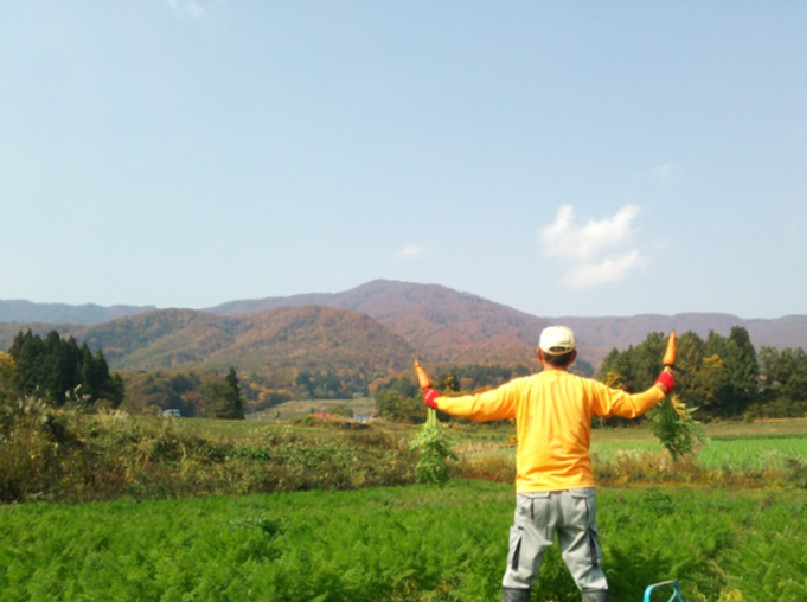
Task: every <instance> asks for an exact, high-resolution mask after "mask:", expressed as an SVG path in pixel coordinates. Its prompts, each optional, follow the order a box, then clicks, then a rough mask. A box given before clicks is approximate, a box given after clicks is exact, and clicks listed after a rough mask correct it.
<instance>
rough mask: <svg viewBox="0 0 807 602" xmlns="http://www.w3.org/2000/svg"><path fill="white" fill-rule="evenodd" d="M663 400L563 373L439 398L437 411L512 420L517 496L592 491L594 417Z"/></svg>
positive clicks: (639, 410)
mask: <svg viewBox="0 0 807 602" xmlns="http://www.w3.org/2000/svg"><path fill="white" fill-rule="evenodd" d="M662 399H664V393H663V392H662V391H661V390H660V389H659V388H657V387H655V386H653V387H651V388H650V389H648V390H646V391H643V392H641V393H636V394H630V393H626V392H625V391H620V390H618V389H612V388H610V387H607V386H606V385H604V384H602V383H600V382H598V381H596V380H593V379H590V378H583V377H580V376H577V375H575V374H570V373H569V372H566V371H564V370H545V371H544V372H540V373H538V374H535V375H532V376H526V377H523V378H517V379H514V380H512V381H510V382H509V383H507V384H505V385H502V386H501V387H499V388H498V389H494V390H492V391H485V392H483V393H478V394H476V395H467V396H464V397H440V398H438V399H437V404H438V407H439V409H440V410H442V411H444V412H447V413H449V414H452V415H454V416H462V417H465V418H470V419H471V420H478V421H489V420H502V419H506V418H515V419H516V432H517V434H518V451H517V455H516V468H517V475H516V489H517V491H518V493H530V492H537V491H558V490H562V489H570V488H573V487H593V486H594V473H593V472H592V470H591V460H590V458H589V451H588V448H589V441H590V436H591V418H592V416H622V417H625V418H635V417H637V416H641V415H642V414H644V413H645V412H647V411H648V410H649V409H650V408H652V407H653V406H654V405H656V404H657V403H658V402H660V401H661V400H662Z"/></svg>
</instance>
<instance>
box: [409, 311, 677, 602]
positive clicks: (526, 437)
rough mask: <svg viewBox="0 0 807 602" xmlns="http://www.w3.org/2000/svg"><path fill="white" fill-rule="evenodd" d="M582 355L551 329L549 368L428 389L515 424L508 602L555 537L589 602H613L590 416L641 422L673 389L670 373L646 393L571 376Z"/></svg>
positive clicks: (524, 597)
mask: <svg viewBox="0 0 807 602" xmlns="http://www.w3.org/2000/svg"><path fill="white" fill-rule="evenodd" d="M576 357H577V351H576V348H575V339H574V333H573V332H572V331H571V329H569V328H568V327H566V326H548V327H547V328H544V330H543V331H542V332H541V336H540V338H539V341H538V360H539V361H540V363H541V365H542V367H543V371H541V372H539V373H538V374H534V375H532V376H526V377H523V378H516V379H514V380H512V381H510V382H508V383H507V384H504V385H502V386H501V387H499V388H498V389H494V390H491V391H485V392H482V393H477V394H475V395H467V396H463V397H443V396H442V394H441V393H440V392H438V391H435V390H434V389H430V388H427V389H425V390H424V393H423V401H424V403H426V404H427V405H429V406H430V407H433V408H435V409H438V410H440V411H443V412H446V413H448V414H451V415H453V416H461V417H464V418H469V419H471V420H478V421H489V420H502V419H506V418H515V420H516V432H517V435H518V450H517V455H516V510H515V515H514V521H513V526H512V527H511V529H510V546H509V550H508V553H507V569H506V571H505V574H504V580H503V582H502V600H503V601H504V602H529V599H530V590H531V587H532V583H533V581H534V580H535V577H536V575H537V574H538V569H539V567H540V564H541V559H542V557H543V553H544V550H545V549H546V548H547V547H548V546H550V545H552V541H553V536H554V534H555V533H557V535H558V541H559V544H560V547H561V551H562V553H563V559H564V561H565V562H566V565H567V566H568V567H569V571H570V572H571V574H572V577H573V578H574V580H575V583H576V584H577V586H578V587H579V588H580V590H581V592H582V595H583V602H607V601H608V600H609V596H608V582H607V581H606V578H605V574H604V573H603V570H602V566H601V565H602V554H601V551H600V545H599V541H598V538H597V527H596V522H595V515H596V505H595V497H594V474H593V472H592V470H591V460H590V458H589V440H590V435H591V419H592V417H593V416H622V417H624V418H635V417H637V416H641V415H642V414H644V413H645V412H647V411H648V410H649V409H650V408H652V407H653V406H654V405H656V404H657V403H659V402H660V401H661V400H662V399H664V396H665V395H666V393H668V392H669V391H670V390H671V389H672V388H673V385H674V382H673V377H672V372H671V371H664V372H662V373H661V374H659V377H658V379H657V380H656V382H655V383H654V385H653V386H652V387H650V388H649V389H647V390H646V391H643V392H641V393H636V394H630V393H626V392H625V391H621V390H619V389H612V388H610V387H608V386H606V385H604V384H602V383H600V382H598V381H596V380H594V379H590V378H583V377H581V376H577V375H575V374H572V373H570V372H569V367H570V366H571V365H572V363H574V360H575V358H576Z"/></svg>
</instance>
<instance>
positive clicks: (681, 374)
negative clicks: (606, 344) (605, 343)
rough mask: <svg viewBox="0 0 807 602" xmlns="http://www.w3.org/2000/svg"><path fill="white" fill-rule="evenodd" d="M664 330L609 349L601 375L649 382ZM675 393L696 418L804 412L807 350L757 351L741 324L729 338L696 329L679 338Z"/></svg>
mask: <svg viewBox="0 0 807 602" xmlns="http://www.w3.org/2000/svg"><path fill="white" fill-rule="evenodd" d="M666 340H667V338H666V335H665V334H664V333H660V332H658V333H651V334H649V335H647V338H646V339H645V340H644V341H643V342H642V343H640V344H639V345H636V346H631V347H628V349H626V350H623V351H620V350H618V349H613V350H611V352H610V353H609V354H608V355H607V356H606V358H605V359H604V360H603V363H602V366H601V367H600V371H599V374H598V376H599V378H600V380H602V381H603V382H605V383H607V384H609V385H611V386H614V387H618V388H623V389H625V390H627V391H631V392H634V391H641V390H643V389H646V388H647V387H649V386H650V385H652V383H653V381H654V379H655V378H656V376H657V375H658V373H659V370H660V369H661V359H662V357H663V355H664V348H665V345H666ZM675 381H676V389H675V390H676V393H677V394H678V395H679V396H680V398H681V401H683V402H684V403H685V404H686V405H687V406H688V407H696V408H698V412H697V417H698V418H699V419H700V420H711V419H717V418H723V419H736V418H745V419H754V418H773V417H797V416H804V415H805V412H807V353H805V352H804V350H803V349H801V348H797V349H791V348H786V349H782V350H778V349H776V348H774V347H762V348H761V349H760V351H759V353H757V351H756V349H755V348H754V346H753V344H752V343H751V339H750V337H749V336H748V331H747V330H746V329H745V328H743V327H740V326H735V327H733V328H732V329H731V331H730V334H729V336H728V337H723V336H721V335H720V334H718V333H716V332H710V333H709V335H708V336H707V337H706V339H702V338H701V337H700V336H698V335H697V334H696V333H694V332H686V333H684V334H681V335H679V337H678V357H677V359H676V365H675Z"/></svg>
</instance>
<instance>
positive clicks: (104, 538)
mask: <svg viewBox="0 0 807 602" xmlns="http://www.w3.org/2000/svg"><path fill="white" fill-rule="evenodd" d="M598 505H599V508H598V510H599V526H600V531H601V535H602V539H603V544H604V556H605V566H606V569H607V573H608V576H609V580H610V583H611V588H612V591H613V596H614V600H618V601H626V602H629V601H637V602H638V601H639V600H640V599H641V597H642V593H643V589H644V587H645V586H646V585H648V584H650V583H653V582H658V581H662V580H666V579H673V578H674V579H677V580H679V581H680V582H681V584H682V587H683V591H684V594H685V596H686V599H687V600H688V601H689V602H697V601H706V600H708V601H713V602H714V601H726V602H727V601H729V600H753V601H754V602H767V601H771V602H773V601H776V602H796V601H801V600H804V599H807V578H806V577H805V576H806V575H807V560H806V559H805V556H804V553H803V552H804V536H805V528H806V527H807V510H805V508H807V492H805V491H804V490H794V491H765V490H758V489H757V490H740V491H732V492H727V491H720V490H704V489H690V488H674V487H663V488H657V487H651V488H627V489H626V488H604V489H602V491H600V493H599V494H598ZM512 507H513V492H512V488H511V487H510V486H507V485H501V484H496V483H490V482H486V481H464V480H463V481H455V482H452V483H450V484H449V485H447V486H445V487H437V486H420V485H416V486H408V487H395V488H370V489H366V490H361V491H340V492H320V491H309V492H299V493H289V494H268V495H251V496H242V497H229V496H219V497H210V498H202V499H188V500H161V501H153V500H148V501H141V502H138V501H134V500H130V499H123V500H117V501H113V502H105V503H91V504H81V505H78V506H65V505H53V504H25V505H12V506H5V507H2V508H0V515H1V516H0V566H3V567H5V570H4V571H0V601H3V602H5V601H8V602H11V601H14V602H16V601H18V600H30V601H32V602H44V601H50V600H57V599H58V600H64V601H66V602H72V601H75V602H77V601H80V600H81V601H84V600H143V601H151V600H153V601H155V602H156V601H158V600H159V601H165V602H169V601H177V602H179V601H182V600H199V601H201V600H205V601H211V602H212V601H229V600H232V601H239V602H243V601H248V600H273V601H277V602H285V601H288V602H297V601H300V600H318V601H321V602H326V601H327V602H337V601H338V602H362V601H366V602H377V601H379V600H388V601H393V602H394V601H400V602H402V601H423V602H425V601H438V600H455V601H456V600H463V601H475V602H482V601H487V600H490V601H493V600H497V599H498V595H499V581H500V579H501V574H502V570H503V563H504V558H505V552H506V545H507V542H506V540H507V529H508V527H509V524H510V518H511V513H512ZM539 583H540V584H541V587H540V588H537V593H536V595H535V597H534V600H541V601H550V600H554V601H570V600H579V594H577V593H576V591H575V588H574V585H573V583H572V582H571V579H570V577H569V576H568V573H567V572H566V571H565V568H564V567H563V565H562V561H561V560H560V557H559V555H558V553H557V551H556V549H554V548H553V549H552V550H551V551H550V553H549V554H548V555H547V557H546V559H545V562H544V566H543V567H542V571H541V575H540V581H539Z"/></svg>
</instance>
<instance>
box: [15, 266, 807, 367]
mask: <svg viewBox="0 0 807 602" xmlns="http://www.w3.org/2000/svg"><path fill="white" fill-rule="evenodd" d="M551 323H564V324H567V325H569V326H571V327H572V328H573V329H574V330H575V333H576V335H577V338H578V346H579V351H580V356H581V358H582V359H584V360H586V361H587V362H589V363H590V364H592V365H594V366H595V367H596V366H597V365H598V364H599V362H600V361H601V360H602V358H603V357H604V356H605V354H607V353H608V351H610V350H611V349H612V348H614V347H617V348H620V349H624V348H627V347H628V346H629V345H633V344H637V343H640V342H641V341H643V340H644V338H645V337H646V336H647V334H648V333H650V332H665V333H667V332H670V331H671V330H676V331H677V332H679V333H683V332H687V331H694V332H696V333H698V334H699V335H700V336H702V337H705V336H707V335H708V333H709V331H710V330H713V331H715V332H717V333H719V334H721V335H724V336H727V335H728V334H729V332H730V330H731V327H732V326H742V327H744V328H746V329H747V330H748V332H749V335H750V337H751V341H752V342H753V344H754V345H755V347H756V348H757V350H759V349H760V348H761V347H762V346H772V347H777V348H779V349H782V348H786V347H793V348H795V347H802V348H807V315H793V316H784V317H782V318H778V319H775V320H748V319H741V318H738V317H736V316H732V315H729V314H716V313H703V314H701V313H686V314H675V315H666V316H665V315H653V314H643V315H637V316H622V317H607V316H604V317H551V318H550V317H539V316H533V315H530V314H526V313H523V312H520V311H518V310H515V309H513V308H510V307H507V306H504V305H501V304H499V303H496V302H494V301H490V300H487V299H483V298H482V297H478V296H476V295H472V294H469V293H465V292H459V291H456V290H452V289H449V288H447V287H444V286H441V285H438V284H419V283H411V282H398V281H387V280H376V281H372V282H368V283H366V284H362V285H360V286H357V287H356V288H353V289H350V290H347V291H344V292H341V293H312V294H306V295H294V296H287V297H266V298H263V299H252V300H242V301H231V302H228V303H223V304H221V305H218V306H216V307H211V308H207V309H203V310H193V309H156V308H153V307H137V306H115V307H100V306H96V305H82V306H71V305H64V304H38V303H31V302H27V301H0V349H7V348H8V347H9V345H10V344H11V341H12V340H13V337H14V336H15V335H16V334H17V333H18V332H19V331H20V330H21V329H23V328H28V327H31V328H32V329H33V330H34V331H35V332H40V333H44V332H47V331H48V330H52V329H56V330H57V331H58V332H59V333H60V334H61V335H62V336H68V335H70V336H74V337H75V338H76V339H77V340H78V341H79V342H83V341H85V340H86V341H87V342H88V343H89V344H90V346H91V347H94V348H97V347H101V348H103V350H104V354H105V356H106V357H107V359H108V361H109V363H110V365H111V367H112V368H113V369H116V370H153V369H166V368H173V369H178V368H189V367H194V366H207V367H215V368H221V367H226V366H228V365H236V366H238V368H239V369H249V370H255V371H257V372H258V373H260V372H262V371H264V370H271V369H278V368H280V367H285V368H288V367H296V368H305V369H324V368H325V367H328V368H331V369H335V370H351V369H356V368H357V367H359V368H361V369H362V370H367V371H368V372H369V373H373V374H381V373H389V374H393V373H396V372H399V371H402V370H406V369H408V368H409V367H410V366H411V361H412V358H413V357H414V356H415V355H417V356H418V357H420V358H421V359H422V360H424V361H426V362H431V363H435V364H467V363H497V364H507V365H512V364H517V363H520V364H524V365H527V366H531V367H533V366H535V365H536V361H535V351H534V349H535V345H536V342H537V340H538V334H539V333H540V331H541V329H542V328H543V327H544V326H546V325H548V324H551Z"/></svg>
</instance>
